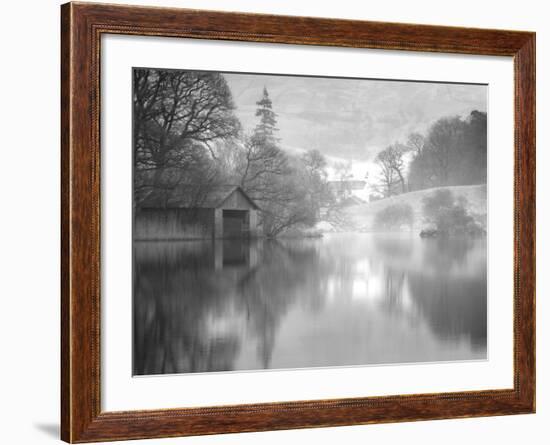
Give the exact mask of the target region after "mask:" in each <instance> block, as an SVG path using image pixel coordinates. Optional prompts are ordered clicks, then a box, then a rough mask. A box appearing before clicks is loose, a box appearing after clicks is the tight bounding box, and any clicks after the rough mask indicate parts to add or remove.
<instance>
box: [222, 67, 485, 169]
mask: <svg viewBox="0 0 550 445" xmlns="http://www.w3.org/2000/svg"><path fill="white" fill-rule="evenodd" d="M224 76H225V77H226V79H227V82H228V84H229V87H230V88H231V91H232V92H233V98H234V101H235V104H236V106H237V110H236V113H237V115H238V117H239V118H240V120H241V122H242V124H243V126H244V128H245V129H246V130H252V129H253V128H254V126H255V125H256V123H257V121H258V120H257V119H258V118H257V117H256V116H255V111H256V108H257V106H256V101H258V100H259V99H260V97H261V94H262V90H263V87H264V86H265V87H266V88H267V90H268V92H269V95H270V97H271V100H272V101H273V110H274V111H275V112H276V113H277V115H278V127H279V129H280V132H279V137H280V138H281V145H282V146H283V147H284V148H286V149H290V150H292V149H297V150H308V149H313V148H315V149H318V150H319V151H321V152H322V153H323V154H325V155H326V156H328V157H330V158H337V159H342V160H353V161H354V163H355V162H359V163H360V164H364V163H371V162H372V160H373V159H374V157H375V156H376V153H377V152H378V151H380V150H381V149H383V148H384V147H386V146H387V145H388V144H391V143H393V142H395V141H403V142H404V141H405V140H406V137H407V135H408V134H409V133H410V132H412V131H420V132H424V131H425V130H426V129H427V128H428V127H429V125H430V124H431V123H433V122H434V121H436V120H437V119H439V118H440V117H443V116H450V115H467V114H469V113H470V111H472V110H480V111H486V109H487V87H486V86H482V85H456V84H441V83H426V82H402V81H401V82H400V81H387V80H364V79H361V80H357V79H342V78H339V79H334V78H318V77H317V78H316V77H293V76H273V75H258V74H224Z"/></svg>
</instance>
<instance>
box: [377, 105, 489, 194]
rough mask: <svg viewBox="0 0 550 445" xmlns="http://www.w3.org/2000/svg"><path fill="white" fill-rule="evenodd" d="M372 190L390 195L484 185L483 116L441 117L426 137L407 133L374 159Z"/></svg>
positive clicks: (485, 164) (484, 138)
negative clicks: (375, 177) (376, 175)
mask: <svg viewBox="0 0 550 445" xmlns="http://www.w3.org/2000/svg"><path fill="white" fill-rule="evenodd" d="M375 162H376V164H377V165H378V167H379V178H378V181H377V183H376V184H375V189H376V191H377V192H378V193H379V194H380V195H382V196H384V197H388V196H392V195H396V194H399V193H405V192H409V191H415V190H422V189H427V188H432V187H443V186H452V185H474V184H484V183H486V182H487V113H485V112H481V111H477V110H474V111H472V112H471V113H470V114H469V115H468V116H467V117H466V118H461V117H458V116H452V117H443V118H441V119H439V120H437V121H436V122H435V123H433V124H432V125H431V126H430V127H429V129H428V131H427V132H426V134H421V133H416V132H415V133H411V134H410V135H409V136H408V138H407V141H406V142H405V143H401V142H396V143H394V144H391V145H389V146H388V147H386V148H385V149H384V150H382V151H380V152H379V153H378V154H377V155H376V158H375Z"/></svg>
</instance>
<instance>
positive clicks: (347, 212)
mask: <svg viewBox="0 0 550 445" xmlns="http://www.w3.org/2000/svg"><path fill="white" fill-rule="evenodd" d="M444 189H448V190H450V191H451V192H452V193H453V195H454V196H455V197H456V198H458V197H463V198H465V199H466V209H467V211H468V213H470V214H471V215H472V216H474V217H475V219H476V221H478V222H479V223H480V224H481V225H482V227H486V220H487V186H486V185H485V184H483V185H466V186H452V187H438V188H431V189H426V190H420V191H417V192H410V193H404V194H402V195H397V196H392V197H391V198H386V199H381V200H379V201H374V202H369V203H365V204H359V205H355V206H351V207H347V208H345V209H344V210H343V212H342V215H341V220H342V221H343V222H344V221H345V225H347V226H348V229H350V230H360V231H373V230H376V228H375V227H374V219H375V217H376V214H377V213H378V212H380V211H382V210H384V209H385V208H386V207H388V206H391V205H394V204H408V205H410V206H411V208H412V209H413V226H412V230H413V231H420V230H422V228H424V227H425V223H424V217H423V215H422V206H423V202H422V200H423V199H424V198H425V197H426V196H429V195H431V194H432V193H433V192H434V191H436V190H444Z"/></svg>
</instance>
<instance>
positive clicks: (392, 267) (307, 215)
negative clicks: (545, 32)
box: [61, 3, 535, 443]
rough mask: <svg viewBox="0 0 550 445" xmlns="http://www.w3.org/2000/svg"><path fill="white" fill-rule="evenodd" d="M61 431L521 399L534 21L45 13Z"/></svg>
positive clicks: (136, 429)
mask: <svg viewBox="0 0 550 445" xmlns="http://www.w3.org/2000/svg"><path fill="white" fill-rule="evenodd" d="M61 19H62V20H61V33H62V46H61V64H62V66H61V68H62V69H61V71H62V76H61V87H62V88H61V104H62V107H61V110H62V129H61V148H62V160H61V162H62V178H61V189H62V191H61V193H62V212H61V213H62V228H61V230H62V245H61V251H62V264H61V266H62V267H61V269H62V276H61V283H62V286H61V288H62V292H61V314H62V317H61V323H62V326H61V327H62V338H61V352H62V375H61V400H62V410H61V411H62V412H61V435H62V439H63V440H65V441H67V442H71V443H76V442H95V441H109V440H125V439H140V438H156V437H175V436H186V435H201V434H217V433H229V432H245V431H264V430H278V429H289V428H308V427H321V426H339V425H357V424H368V423H380V422H402V421H414V420H428V419H442V418H459V417H475V416H493V415H509V414H526V413H533V412H534V411H535V34H534V33H530V32H519V31H503V30H489V29H467V28H451V27H439V26H426V25H410V24H396V23H380V22H362V21H349V20H336V19H324V18H323V19H321V18H307V17H288V16H270V15H255V14H242V13H225V12H223V13H222V12H213V11H198V10H186V9H172V8H147V7H137V6H136V7H134V6H117V5H106V4H92V3H85V4H82V3H67V4H65V5H63V6H62V8H61Z"/></svg>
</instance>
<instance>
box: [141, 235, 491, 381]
mask: <svg viewBox="0 0 550 445" xmlns="http://www.w3.org/2000/svg"><path fill="white" fill-rule="evenodd" d="M134 247H135V252H134V253H135V263H134V337H133V338H134V374H136V375H144V374H167V373H188V372H208V371H232V370H253V369H277V368H302V367H325V366H345V365H366V364H384V363H407V362H432V361H448V360H472V359H484V358H486V344H487V279H486V277H487V273H486V242H485V239H447V240H438V239H421V238H419V237H418V236H417V235H412V234H380V233H368V234H367V233H355V234H332V235H325V237H324V238H322V239H306V240H296V239H289V240H279V241H267V240H264V241H256V242H243V241H239V240H226V241H215V242H213V241H182V242H136V243H135V245H134Z"/></svg>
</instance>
